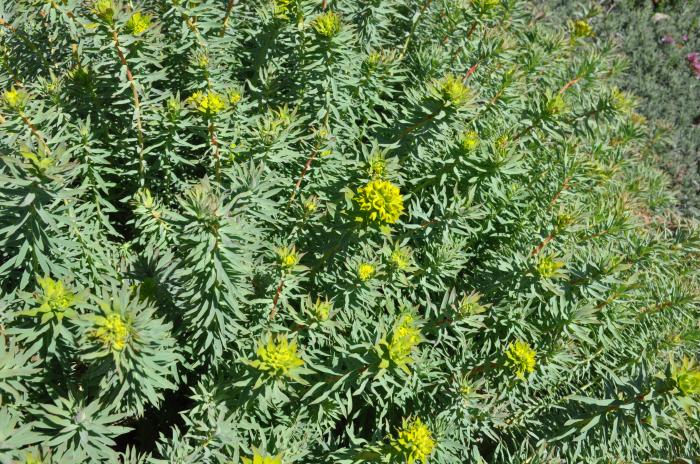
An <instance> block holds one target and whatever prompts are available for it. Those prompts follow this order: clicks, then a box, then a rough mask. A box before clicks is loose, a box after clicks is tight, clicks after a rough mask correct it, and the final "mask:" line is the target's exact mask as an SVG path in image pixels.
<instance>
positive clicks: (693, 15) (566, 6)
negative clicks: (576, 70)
mask: <svg viewBox="0 0 700 464" xmlns="http://www.w3.org/2000/svg"><path fill="white" fill-rule="evenodd" d="M536 3H537V4H538V5H541V7H540V8H541V9H542V6H544V7H545V8H544V9H545V10H547V11H549V13H550V18H551V19H552V20H554V21H555V22H566V21H568V20H569V18H571V17H572V16H575V15H577V14H578V15H581V14H583V12H582V11H581V10H582V5H583V4H585V3H584V2H570V1H564V0H538V1H537V2H536ZM592 3H593V2H592ZM596 3H600V10H599V11H601V12H604V13H605V14H601V15H597V16H596V17H595V18H594V19H593V20H592V21H591V22H592V24H593V26H594V29H595V32H596V34H597V35H598V36H599V37H600V38H601V39H602V40H611V41H613V42H614V43H616V45H617V46H618V47H619V49H620V51H621V52H623V53H624V55H625V56H626V57H627V60H628V69H627V72H626V73H625V74H624V77H622V78H621V79H619V80H618V82H617V85H619V86H620V87H621V88H623V89H625V90H627V91H630V92H632V93H634V94H635V95H637V96H638V97H639V98H640V112H641V113H642V114H644V115H645V116H647V117H649V118H650V123H651V124H652V125H653V126H654V129H655V131H656V132H657V134H658V136H659V138H658V139H657V141H656V143H655V144H656V146H657V151H658V153H659V162H660V165H661V166H662V167H663V168H664V170H666V171H667V172H668V173H669V174H670V175H671V177H672V179H673V183H674V186H675V187H676V189H677V190H678V199H679V202H680V204H679V206H680V209H681V211H682V212H683V213H685V214H688V215H692V216H695V217H699V216H700V164H698V160H700V109H699V108H698V101H700V80H699V79H698V78H697V77H696V74H695V72H694V71H693V70H692V68H691V67H690V63H689V61H688V55H690V54H691V53H694V52H700V23H699V22H698V18H700V2H698V1H697V0H666V1H651V0H623V1H616V2H609V1H605V2H603V1H601V2H596ZM699 69H700V68H699Z"/></svg>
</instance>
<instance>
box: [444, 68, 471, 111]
mask: <svg viewBox="0 0 700 464" xmlns="http://www.w3.org/2000/svg"><path fill="white" fill-rule="evenodd" d="M440 93H441V94H442V98H443V99H444V100H445V101H446V102H448V103H450V104H451V105H452V106H455V107H459V106H462V105H464V104H465V103H467V102H468V101H469V100H470V99H471V96H472V91H471V89H470V88H469V87H467V86H466V85H465V84H464V82H463V81H462V79H460V78H458V77H457V76H455V75H454V74H448V75H447V76H445V77H443V78H442V80H441V81H440Z"/></svg>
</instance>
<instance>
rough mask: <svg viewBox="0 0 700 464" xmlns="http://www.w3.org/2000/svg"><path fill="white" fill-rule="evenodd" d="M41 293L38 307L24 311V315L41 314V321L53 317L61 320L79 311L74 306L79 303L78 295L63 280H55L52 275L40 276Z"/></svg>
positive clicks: (38, 279) (73, 315)
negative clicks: (69, 289)
mask: <svg viewBox="0 0 700 464" xmlns="http://www.w3.org/2000/svg"><path fill="white" fill-rule="evenodd" d="M36 281H37V283H38V284H39V287H40V288H41V294H40V295H38V296H37V302H38V303H40V304H39V307H38V308H34V309H30V310H27V311H23V312H22V313H21V314H22V315H23V316H29V317H34V316H39V315H40V316H41V322H42V323H45V322H48V321H50V320H51V319H56V320H57V321H58V322H61V320H63V318H64V317H65V318H69V319H70V318H72V317H75V316H77V313H76V312H75V310H74V309H72V306H74V305H75V304H77V303H78V300H79V299H78V296H77V295H76V294H74V293H73V292H70V291H68V290H67V289H66V288H65V286H64V285H63V282H61V281H60V280H58V281H57V280H53V279H52V278H51V277H43V278H42V277H39V278H37V279H36Z"/></svg>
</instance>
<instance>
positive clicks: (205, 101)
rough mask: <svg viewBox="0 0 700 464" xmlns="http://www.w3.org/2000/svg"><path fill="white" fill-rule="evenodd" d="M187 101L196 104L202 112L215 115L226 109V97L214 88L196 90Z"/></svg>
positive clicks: (195, 106) (197, 108)
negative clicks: (203, 90)
mask: <svg viewBox="0 0 700 464" xmlns="http://www.w3.org/2000/svg"><path fill="white" fill-rule="evenodd" d="M187 103H190V104H191V105H192V106H194V108H195V109H196V110H197V111H199V112H200V113H203V114H207V115H215V114H217V113H220V112H222V111H223V110H225V109H226V101H225V100H224V98H223V97H222V96H221V95H219V94H218V93H216V92H214V91H212V90H207V91H206V92H202V91H200V90H198V91H196V92H195V93H193V94H192V95H191V96H190V97H189V98H188V99H187Z"/></svg>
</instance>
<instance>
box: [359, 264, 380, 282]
mask: <svg viewBox="0 0 700 464" xmlns="http://www.w3.org/2000/svg"><path fill="white" fill-rule="evenodd" d="M376 271H377V269H376V268H375V267H374V265H373V264H370V263H360V265H359V266H358V267H357V278H358V279H360V280H361V281H362V282H367V281H368V280H369V279H371V278H372V277H374V273H375V272H376Z"/></svg>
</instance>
